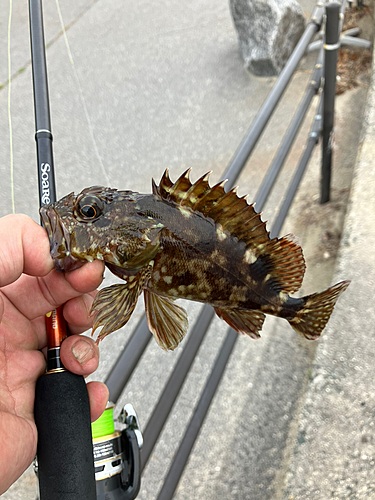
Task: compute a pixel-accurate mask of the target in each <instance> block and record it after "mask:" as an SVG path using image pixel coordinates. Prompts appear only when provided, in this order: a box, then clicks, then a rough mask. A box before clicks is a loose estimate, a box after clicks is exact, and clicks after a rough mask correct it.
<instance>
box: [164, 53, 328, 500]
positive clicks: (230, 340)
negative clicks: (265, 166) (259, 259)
mask: <svg viewBox="0 0 375 500" xmlns="http://www.w3.org/2000/svg"><path fill="white" fill-rule="evenodd" d="M319 64H320V63H319ZM310 85H311V84H310ZM308 93H309V92H308ZM310 102H311V99H310ZM319 109H320V110H321V100H320V104H319ZM306 111H307V110H306ZM318 113H319V111H318ZM297 114H298V113H297ZM317 116H318V119H315V120H314V124H313V127H312V130H311V133H310V135H309V139H308V144H307V147H306V149H305V151H304V154H303V156H302V159H301V162H300V164H299V166H298V167H297V169H296V173H295V176H294V177H293V179H292V180H291V182H290V185H289V187H288V190H287V195H286V197H285V201H284V203H283V205H282V207H281V210H280V212H279V215H278V217H277V219H276V221H275V224H274V226H273V227H272V231H271V234H272V235H273V237H276V236H278V230H277V228H279V229H281V227H282V225H283V223H284V221H285V218H286V216H287V214H288V210H289V207H290V205H291V203H292V201H293V199H294V196H295V194H296V192H297V190H298V187H299V183H300V181H301V179H302V176H303V173H304V171H305V169H306V166H307V164H308V161H309V159H310V156H311V153H312V150H313V148H314V146H316V144H317V143H318V139H319V132H320V124H321V116H320V118H319V114H318V115H317ZM294 128H295V124H292V125H291V130H294ZM288 140H289V139H288ZM270 171H271V168H270V169H269V171H268V172H267V175H266V178H265V179H264V181H263V183H262V186H261V189H260V192H261V193H263V192H264V193H266V194H265V196H264V197H263V199H262V200H261V202H260V203H259V201H258V198H257V197H256V198H255V203H256V207H257V208H259V210H262V208H263V206H264V204H265V202H266V201H267V197H268V195H269V194H270V189H268V190H266V186H268V185H269V177H270V176H274V173H273V172H270ZM266 191H267V192H266ZM238 337H239V335H238V333H237V332H235V331H234V330H233V329H232V328H229V329H228V332H227V335H226V337H225V340H224V343H223V345H222V347H221V349H220V351H219V354H218V356H217V358H216V361H215V364H214V367H213V369H212V372H211V374H210V376H209V378H208V381H207V383H206V386H205V387H204V389H203V392H202V395H201V397H200V400H199V402H198V404H197V406H196V408H195V410H194V413H193V416H192V418H191V420H190V422H189V424H188V427H187V430H186V432H185V434H184V437H183V438H182V441H181V444H180V446H179V448H178V450H177V452H176V454H175V456H174V457H173V460H172V465H171V467H170V469H169V471H168V474H167V477H166V479H165V481H164V483H163V486H162V489H161V490H160V493H159V495H158V497H157V500H170V499H171V498H172V496H173V493H174V491H175V489H176V488H177V485H178V482H179V480H180V477H181V475H182V473H183V471H184V468H185V466H186V463H187V461H188V458H189V455H190V453H191V450H192V448H193V446H194V443H195V441H196V439H197V437H198V434H199V432H200V429H201V427H202V424H203V421H204V419H205V416H206V414H207V412H208V409H209V406H210V403H211V401H212V398H213V397H214V395H215V393H216V390H217V388H218V386H219V383H220V380H221V378H222V376H223V374H224V371H225V368H226V365H227V363H228V361H229V358H230V355H231V353H232V351H233V348H234V346H235V344H236V341H237V339H238Z"/></svg>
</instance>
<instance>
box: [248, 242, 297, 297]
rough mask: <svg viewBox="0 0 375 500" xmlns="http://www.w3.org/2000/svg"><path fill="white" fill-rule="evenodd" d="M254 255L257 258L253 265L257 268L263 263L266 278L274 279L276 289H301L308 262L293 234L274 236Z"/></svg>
mask: <svg viewBox="0 0 375 500" xmlns="http://www.w3.org/2000/svg"><path fill="white" fill-rule="evenodd" d="M254 255H255V257H257V260H256V261H255V262H254V263H253V264H252V266H253V267H254V268H255V267H256V266H257V265H259V263H260V262H261V263H262V265H263V268H264V273H265V279H269V278H272V279H273V286H274V288H275V290H276V291H283V292H286V293H294V292H296V291H297V290H299V289H300V287H301V285H302V280H303V276H304V274H305V269H306V264H305V259H304V258H303V253H302V248H301V247H300V245H299V244H298V243H297V241H296V238H295V237H294V236H293V235H287V236H284V237H283V238H274V239H272V240H270V241H269V242H268V243H266V244H265V245H259V246H258V247H257V248H255V250H254ZM258 259H259V261H258ZM250 269H251V266H250ZM250 272H251V271H250Z"/></svg>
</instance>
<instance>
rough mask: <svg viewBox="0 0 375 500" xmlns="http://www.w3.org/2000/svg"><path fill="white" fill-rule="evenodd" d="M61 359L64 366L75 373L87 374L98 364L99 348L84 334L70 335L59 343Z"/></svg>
mask: <svg viewBox="0 0 375 500" xmlns="http://www.w3.org/2000/svg"><path fill="white" fill-rule="evenodd" d="M60 355H61V361H62V362H63V364H64V366H65V368H66V369H67V370H69V371H71V372H73V373H76V374H77V375H83V376H87V375H90V373H92V372H94V371H95V370H96V369H97V367H98V364H99V348H98V346H97V345H96V344H95V342H94V341H93V340H92V339H90V338H89V337H85V336H84V335H71V336H70V337H68V338H66V339H65V340H64V342H63V343H62V344H61V352H60Z"/></svg>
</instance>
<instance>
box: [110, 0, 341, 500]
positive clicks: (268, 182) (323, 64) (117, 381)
mask: <svg viewBox="0 0 375 500" xmlns="http://www.w3.org/2000/svg"><path fill="white" fill-rule="evenodd" d="M343 8H344V7H343V6H342V5H341V4H339V3H337V2H332V3H329V4H323V3H320V2H319V3H318V4H317V6H316V8H315V9H314V11H313V14H312V16H311V19H310V21H309V22H308V24H307V26H306V29H305V31H304V33H303V35H302V37H301V39H300V41H299V43H298V44H297V46H296V47H295V50H294V51H293V53H292V55H291V57H290V59H289V60H288V62H287V64H286V66H285V67H284V69H283V71H282V73H281V74H280V76H279V78H278V80H277V81H276V83H275V85H274V87H273V89H272V91H271V92H270V94H269V96H268V98H267V100H266V101H265V103H264V104H263V106H262V107H261V109H260V111H259V113H258V115H257V116H256V118H255V120H254V122H253V124H252V126H251V128H250V129H249V131H248V133H247V134H246V136H245V137H244V139H243V141H242V142H241V144H240V146H239V147H238V149H237V151H236V153H235V155H234V157H233V159H232V161H231V162H230V164H229V166H228V168H227V170H226V171H225V174H224V178H227V179H228V182H227V184H226V188H227V189H230V188H231V187H233V185H234V184H235V182H236V179H237V178H238V176H239V175H240V173H241V172H242V170H243V168H244V166H245V165H246V163H247V161H248V159H249V157H250V155H251V153H252V151H253V150H254V147H255V145H256V144H257V142H258V140H259V138H260V137H261V135H262V133H263V130H264V128H265V126H266V125H267V123H268V121H269V119H270V118H271V116H272V114H273V112H274V110H275V108H276V106H277V105H278V103H279V101H280V99H281V98H282V95H283V93H284V91H285V90H286V88H287V86H288V84H289V82H290V80H291V78H292V76H293V74H294V73H295V71H296V69H297V66H298V64H299V63H300V61H301V59H302V57H303V56H304V54H305V53H306V51H307V49H308V47H309V45H310V43H311V41H312V39H313V38H314V36H315V35H316V34H317V33H318V31H319V30H320V29H321V27H322V24H323V20H324V17H325V14H326V39H325V41H324V45H323V44H321V47H320V49H319V53H318V57H317V61H316V64H315V69H314V71H313V74H312V76H311V79H310V82H309V84H308V87H307V91H306V94H305V96H304V97H303V99H302V101H301V104H300V106H299V108H298V110H297V112H296V114H295V116H294V118H293V120H292V122H291V124H290V126H289V128H288V130H287V132H286V135H285V136H284V139H283V141H282V143H281V145H280V148H279V150H278V152H277V154H276V156H275V158H274V160H273V162H272V164H271V166H270V168H269V170H268V172H267V174H266V176H265V178H264V180H263V182H262V185H261V186H260V189H259V191H258V193H257V195H256V197H255V202H256V209H257V211H259V212H260V211H261V210H262V208H263V206H264V204H265V203H266V201H267V199H268V197H269V195H270V192H271V190H272V188H273V187H274V185H275V182H276V180H277V177H278V175H279V173H280V171H281V169H282V167H283V164H284V162H285V160H286V157H287V155H288V153H289V151H290V148H291V146H292V144H293V142H294V140H295V138H296V135H297V133H298V130H299V129H300V126H301V124H302V121H303V119H304V117H305V115H306V113H307V111H308V109H309V106H310V104H311V101H312V99H313V97H314V96H315V95H316V94H317V93H318V91H319V89H321V88H322V85H323V82H325V86H324V91H323V93H322V94H321V96H320V99H319V104H318V107H317V111H316V115H315V118H314V120H313V124H312V126H311V130H310V134H309V136H308V139H307V143H306V148H305V149H304V152H303V154H302V156H301V158H300V161H299V164H298V166H297V168H296V171H295V173H294V176H293V177H292V180H291V182H290V184H289V186H288V188H287V190H286V194H285V197H284V200H283V202H282V205H281V208H280V210H279V212H278V215H277V217H276V220H275V222H274V224H273V227H272V230H271V237H275V236H277V235H278V234H279V231H280V229H281V227H282V225H283V222H284V220H285V218H286V216H287V214H288V211H289V208H290V206H291V204H292V201H293V199H294V197H295V194H296V192H297V189H298V187H299V185H300V182H301V179H302V177H303V174H304V172H305V170H306V167H307V164H308V162H309V159H310V157H311V154H312V151H313V149H314V147H315V146H316V145H317V143H318V141H319V138H320V136H321V135H322V137H323V160H322V182H321V202H322V203H323V202H325V201H328V200H329V192H330V171H331V159H332V130H333V110H334V96H335V81H336V61H337V52H338V48H339V29H338V27H339V14H340V9H343ZM322 96H323V97H322ZM214 314H215V313H214V310H213V309H212V308H211V307H210V306H207V305H206V306H204V307H203V308H202V309H201V312H200V314H199V316H198V317H197V319H196V321H195V324H194V326H193V329H192V332H191V333H190V335H189V338H188V339H187V341H186V344H185V347H184V349H183V352H182V354H181V356H180V357H179V359H178V361H177V363H176V366H175V368H174V370H173V372H172V374H171V375H170V377H169V379H168V381H167V383H166V385H165V387H164V390H163V392H162V394H161V396H160V398H159V401H158V402H157V404H156V406H155V408H154V409H153V412H152V414H151V417H150V419H149V421H148V423H147V426H146V428H145V431H144V433H143V436H144V445H143V448H142V450H141V469H142V470H143V469H144V467H145V466H146V464H147V462H148V460H149V458H150V455H151V453H152V450H153V448H154V446H155V444H156V442H157V440H158V437H159V436H160V433H161V432H162V429H163V427H164V425H165V423H166V421H167V419H168V416H169V413H170V411H171V409H172V407H173V405H174V403H175V401H176V398H177V396H178V394H179V392H180V390H181V388H182V386H183V384H184V381H185V379H186V377H187V375H188V373H189V370H190V367H191V365H192V363H193V361H194V358H195V356H196V354H197V352H198V350H199V347H200V345H201V343H202V341H203V339H204V337H205V334H206V332H207V330H208V327H209V325H210V322H211V320H212V319H213V317H214ZM151 337H152V336H151V333H150V332H149V330H148V327H147V321H146V318H145V317H143V318H142V319H141V321H140V322H139V323H138V326H137V327H136V329H135V331H134V332H133V334H132V335H131V337H130V339H129V342H128V344H127V346H126V347H125V349H124V351H123V352H122V354H121V355H120V356H119V358H118V359H117V361H116V362H115V364H114V366H113V368H112V370H111V372H110V373H109V375H108V377H107V379H106V381H105V383H106V384H107V386H108V388H109V391H110V400H111V401H113V402H116V401H117V400H118V398H119V397H120V394H121V393H122V392H123V390H124V389H125V386H126V384H127V382H128V381H129V379H130V377H131V375H132V373H133V371H134V369H135V367H136V366H137V364H138V362H139V360H140V359H141V357H142V355H143V353H144V351H145V349H146V347H147V345H148V343H149V341H150V340H151ZM237 338H238V334H237V333H236V332H235V331H234V330H232V329H229V330H228V333H227V336H226V338H225V340H224V342H223V345H222V347H221V350H220V351H219V354H218V356H217V358H216V361H215V363H214V367H213V369H212V371H211V374H210V376H209V378H208V380H207V383H206V385H205V387H204V389H203V391H202V393H201V396H200V399H199V401H198V404H197V406H196V408H195V410H194V413H193V416H192V418H191V420H190V422H189V424H188V427H187V429H186V432H185V435H184V436H183V439H182V441H181V444H180V446H179V448H178V450H177V452H176V454H175V456H174V458H173V460H172V464H171V467H170V469H169V472H168V474H167V477H166V479H165V482H164V484H163V487H162V489H161V491H160V493H159V495H158V497H157V500H167V499H171V498H172V496H173V494H174V491H175V489H176V487H177V484H178V482H179V480H180V477H181V475H182V472H183V470H184V467H185V465H186V463H187V460H188V457H189V455H190V452H191V450H192V447H193V445H194V442H195V440H196V438H197V436H198V433H199V430H200V428H201V426H202V423H203V421H204V418H205V416H206V414H207V411H208V409H209V407H210V403H211V401H212V398H213V397H214V395H215V392H216V390H217V388H218V385H219V383H220V380H221V377H222V375H223V373H224V370H225V367H226V365H227V362H228V360H229V357H230V355H231V352H232V351H233V348H234V345H235V343H236V340H237Z"/></svg>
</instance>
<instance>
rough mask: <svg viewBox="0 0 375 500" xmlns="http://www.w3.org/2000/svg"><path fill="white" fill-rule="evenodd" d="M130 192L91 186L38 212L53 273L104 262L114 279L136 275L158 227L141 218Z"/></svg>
mask: <svg viewBox="0 0 375 500" xmlns="http://www.w3.org/2000/svg"><path fill="white" fill-rule="evenodd" d="M139 196H142V195H138V193H134V192H133V191H118V190H116V189H111V188H106V187H98V186H94V187H91V188H86V189H84V190H83V191H82V192H81V193H79V194H78V195H75V194H74V193H70V194H68V195H66V196H64V197H63V198H62V199H60V200H59V201H57V202H56V203H52V204H50V205H45V206H43V207H42V208H41V209H40V215H41V218H42V222H43V225H44V227H45V229H46V231H47V234H48V237H49V242H50V252H51V256H52V259H53V260H54V265H55V269H56V270H57V271H59V272H64V271H72V270H74V269H77V268H79V267H81V266H82V265H83V264H84V263H86V262H92V261H93V260H96V259H98V260H104V261H105V263H106V264H107V265H109V266H112V267H111V268H112V269H116V270H117V274H122V272H123V274H126V275H131V274H135V273H137V272H138V271H139V269H141V268H142V267H143V265H144V263H145V262H147V261H148V260H150V258H152V255H154V254H155V253H156V251H157V249H158V245H159V238H158V233H159V232H160V226H161V225H160V224H157V223H156V222H155V221H153V220H150V218H147V219H146V221H145V220H144V219H145V218H144V217H143V218H142V217H141V216H140V215H139V214H138V210H137V197H139Z"/></svg>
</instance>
